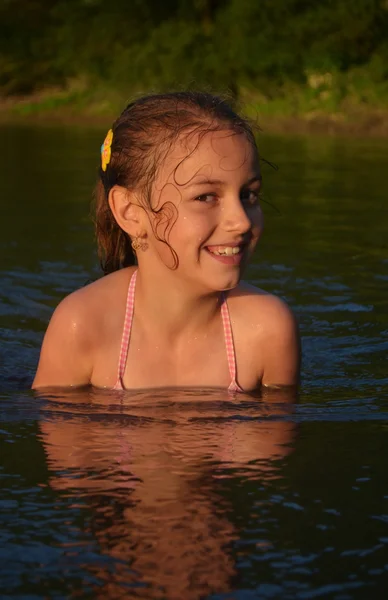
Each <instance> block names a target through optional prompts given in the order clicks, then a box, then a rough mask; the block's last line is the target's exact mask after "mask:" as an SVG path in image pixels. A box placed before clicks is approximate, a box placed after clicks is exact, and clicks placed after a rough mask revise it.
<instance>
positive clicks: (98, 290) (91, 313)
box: [50, 269, 131, 344]
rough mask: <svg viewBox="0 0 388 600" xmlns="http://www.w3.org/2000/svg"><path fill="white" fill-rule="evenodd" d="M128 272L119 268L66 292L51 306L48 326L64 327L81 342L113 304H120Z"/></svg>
mask: <svg viewBox="0 0 388 600" xmlns="http://www.w3.org/2000/svg"><path fill="white" fill-rule="evenodd" d="M130 275H131V273H130V272H129V270H126V269H125V270H124V269H123V270H121V271H117V272H115V273H112V274H110V275H107V276H105V277H102V278H101V279H98V280H96V281H94V282H93V283H90V284H88V285H86V286H85V287H83V288H80V289H79V290H76V291H75V292H73V293H71V294H69V295H68V296H66V298H64V299H63V300H62V301H61V302H60V304H59V305H58V306H57V308H56V309H55V311H54V313H53V316H52V318H51V321H50V327H53V326H55V327H56V328H59V329H62V328H64V329H65V330H67V331H68V332H69V333H72V334H73V335H77V337H78V338H79V340H80V341H83V342H84V343H86V344H87V343H88V342H91V341H92V339H93V334H94V333H95V332H96V331H97V332H98V331H99V330H100V329H101V326H103V325H104V323H105V322H106V315H107V314H109V312H110V309H111V310H114V309H115V308H116V306H115V304H120V305H122V300H123V298H124V297H125V294H126V292H127V289H128V283H129V278H130Z"/></svg>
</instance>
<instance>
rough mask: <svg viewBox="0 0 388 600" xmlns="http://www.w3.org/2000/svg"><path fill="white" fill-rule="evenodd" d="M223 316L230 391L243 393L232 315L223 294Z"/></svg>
mask: <svg viewBox="0 0 388 600" xmlns="http://www.w3.org/2000/svg"><path fill="white" fill-rule="evenodd" d="M221 316H222V323H223V326H224V336H225V346H226V355H227V358H228V366H229V373H230V379H231V383H230V385H229V388H228V389H229V390H230V391H232V392H239V391H241V388H240V386H239V385H238V383H237V381H236V354H235V351H234V342H233V333H232V327H231V324H230V314H229V308H228V303H227V301H226V294H225V293H224V294H222V304H221Z"/></svg>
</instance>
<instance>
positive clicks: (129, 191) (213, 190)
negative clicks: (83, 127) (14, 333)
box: [33, 92, 299, 392]
mask: <svg viewBox="0 0 388 600" xmlns="http://www.w3.org/2000/svg"><path fill="white" fill-rule="evenodd" d="M260 187H261V172H260V160H259V155H258V151H257V147H256V143H255V139H254V136H253V132H252V129H251V127H250V125H249V123H248V121H246V120H245V119H244V118H242V117H240V116H238V115H237V114H235V113H234V111H233V110H232V109H231V107H230V106H229V105H228V104H227V102H225V100H223V99H221V98H218V97H215V96H213V95H210V94H206V93H200V92H178V93H170V94H163V95H153V96H146V97H143V98H140V99H139V100H137V101H135V102H133V103H131V104H129V105H128V106H127V108H126V109H125V110H124V111H123V113H122V114H121V115H120V117H119V118H118V119H117V121H116V122H115V123H114V124H113V126H112V129H111V130H110V131H109V132H108V134H107V137H106V139H105V142H104V144H103V146H102V149H101V167H100V179H99V182H98V184H97V192H96V231H97V241H98V245H99V252H100V258H101V264H102V268H103V271H104V274H105V276H104V277H102V278H101V279H99V280H98V281H96V282H94V283H92V284H90V285H88V286H86V287H84V288H82V289H80V290H78V291H76V292H74V293H73V294H71V295H70V296H68V297H67V298H65V299H64V300H63V301H62V302H61V304H60V305H59V306H58V308H57V309H56V311H55V313H54V315H53V317H52V319H51V322H50V325H49V327H48V329H47V333H46V335H45V338H44V342H43V346H42V351H41V356H40V361H39V366H38V370H37V374H36V377H35V381H34V383H33V387H35V388H41V387H46V386H81V385H85V384H91V385H93V386H96V387H104V388H113V389H141V388H160V387H206V388H207V387H216V388H227V389H229V390H230V391H232V392H239V391H247V392H249V391H253V390H257V389H258V388H260V387H261V386H263V385H264V386H279V385H280V386H288V385H296V384H297V382H298V377H299V337H298V332H297V326H296V323H295V319H294V317H293V315H292V313H291V312H290V310H289V308H288V307H287V306H286V305H285V304H284V303H283V302H282V301H281V300H279V299H278V298H276V297H274V296H272V295H270V294H267V293H266V292H264V291H263V290H261V289H258V288H255V287H253V286H252V285H248V284H247V283H244V282H242V281H241V276H242V273H243V271H244V268H245V267H246V265H247V263H248V260H249V258H250V256H251V255H252V253H253V251H254V249H255V247H256V244H257V242H258V240H259V238H260V234H261V232H262V229H263V215H262V211H261V208H260V203H259V195H260V194H259V192H260Z"/></svg>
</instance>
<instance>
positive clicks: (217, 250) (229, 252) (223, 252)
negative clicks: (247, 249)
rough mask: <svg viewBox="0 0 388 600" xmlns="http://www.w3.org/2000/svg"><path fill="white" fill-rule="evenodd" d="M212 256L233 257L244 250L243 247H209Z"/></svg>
mask: <svg viewBox="0 0 388 600" xmlns="http://www.w3.org/2000/svg"><path fill="white" fill-rule="evenodd" d="M206 250H208V251H209V252H210V253H211V254H216V255H217V256H233V255H234V254H239V253H240V252H241V250H242V247H241V246H215V247H213V246H212V247H211V249H210V247H207V248H206Z"/></svg>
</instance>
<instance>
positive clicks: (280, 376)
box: [262, 297, 300, 387]
mask: <svg viewBox="0 0 388 600" xmlns="http://www.w3.org/2000/svg"><path fill="white" fill-rule="evenodd" d="M264 334H265V345H264V348H265V351H264V372H263V378H262V384H263V385H264V386H270V387H272V386H275V387H276V386H297V385H298V383H299V376H300V337H299V331H298V325H297V322H296V319H295V317H294V315H293V313H292V312H291V310H290V309H289V308H288V306H287V305H286V304H284V303H283V302H282V301H281V300H279V299H278V298H274V297H272V298H271V301H270V305H269V307H268V312H267V315H266V326H265V333H264Z"/></svg>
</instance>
